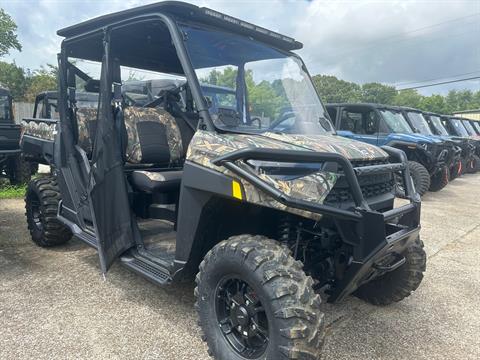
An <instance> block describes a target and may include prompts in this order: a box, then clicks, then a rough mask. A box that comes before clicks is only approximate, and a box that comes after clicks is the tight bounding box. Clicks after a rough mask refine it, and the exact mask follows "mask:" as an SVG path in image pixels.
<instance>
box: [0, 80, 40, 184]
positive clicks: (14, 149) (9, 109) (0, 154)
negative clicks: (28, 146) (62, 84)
mask: <svg viewBox="0 0 480 360" xmlns="http://www.w3.org/2000/svg"><path fill="white" fill-rule="evenodd" d="M21 132H22V129H21V126H20V125H19V124H16V123H15V121H14V118H13V105H12V96H11V95H10V92H9V91H8V89H6V88H2V87H0V177H5V178H7V179H9V180H10V184H12V185H19V184H24V183H27V182H28V181H30V177H31V175H32V172H34V168H33V167H32V166H31V165H30V164H29V163H28V162H26V161H25V160H24V159H23V156H22V154H21V149H20V136H21Z"/></svg>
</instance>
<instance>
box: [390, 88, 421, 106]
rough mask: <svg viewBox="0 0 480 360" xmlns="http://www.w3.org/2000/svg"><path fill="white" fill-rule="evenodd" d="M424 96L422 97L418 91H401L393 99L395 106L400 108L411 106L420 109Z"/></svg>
mask: <svg viewBox="0 0 480 360" xmlns="http://www.w3.org/2000/svg"><path fill="white" fill-rule="evenodd" d="M422 98H423V95H420V94H419V93H418V91H417V90H414V89H409V90H400V91H398V92H397V94H396V95H395V97H394V99H393V104H394V105H398V106H409V107H413V108H418V107H419V106H420V103H421V101H422Z"/></svg>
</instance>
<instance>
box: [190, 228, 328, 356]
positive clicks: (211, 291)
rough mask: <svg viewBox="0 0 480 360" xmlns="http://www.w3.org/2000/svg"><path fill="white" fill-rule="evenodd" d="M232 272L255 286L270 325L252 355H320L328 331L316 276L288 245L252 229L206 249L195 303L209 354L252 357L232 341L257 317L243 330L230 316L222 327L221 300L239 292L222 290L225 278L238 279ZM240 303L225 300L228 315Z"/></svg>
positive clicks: (247, 285) (248, 328) (230, 314)
mask: <svg viewBox="0 0 480 360" xmlns="http://www.w3.org/2000/svg"><path fill="white" fill-rule="evenodd" d="M231 278H232V279H237V278H239V279H240V280H239V281H240V282H242V281H243V282H244V283H246V285H245V286H244V289H245V288H247V289H250V290H253V291H254V293H253V295H252V296H253V298H255V299H257V300H256V301H259V302H257V304H260V306H261V307H262V309H264V312H263V316H264V317H263V320H264V322H263V324H265V322H266V324H267V328H268V331H267V333H268V340H267V343H266V344H267V345H266V348H265V349H263V350H261V351H263V352H262V353H260V354H258V353H257V354H255V355H253V354H252V356H253V357H250V358H254V359H268V360H270V359H272V360H273V359H275V360H277V359H312V360H313V359H319V358H320V354H321V351H322V345H323V337H324V332H325V331H324V325H323V314H322V312H321V311H320V303H321V300H320V296H319V295H317V294H315V292H314V291H313V288H312V285H313V280H312V278H311V277H309V276H306V275H305V273H304V271H303V269H302V263H301V262H299V261H295V260H294V259H293V258H292V257H291V256H290V252H289V250H288V249H286V248H285V247H283V246H281V245H280V244H279V243H278V242H276V241H274V240H271V239H268V238H266V237H263V236H252V235H239V236H233V237H231V238H229V239H228V240H225V241H222V242H221V243H219V244H217V245H216V246H215V247H214V248H213V249H211V250H210V251H209V252H208V254H207V255H206V256H205V258H204V260H203V261H202V263H201V264H200V269H199V273H198V275H197V277H196V284H197V287H196V288H195V297H196V304H195V307H196V309H197V312H198V316H199V325H200V327H201V328H202V331H203V334H204V335H203V336H202V339H203V340H204V341H206V343H207V345H208V349H209V354H210V355H211V356H213V357H214V358H215V359H222V360H223V359H225V360H226V359H228V360H244V359H247V358H248V357H246V355H245V356H244V355H242V354H241V353H240V351H237V350H236V349H234V345H232V344H234V343H235V341H234V339H236V338H237V337H239V336H240V334H239V331H244V330H245V329H246V330H248V331H250V326H252V327H253V325H255V321H251V322H250V323H247V325H245V324H243V325H241V326H244V327H243V328H242V327H240V329H242V330H238V326H236V327H232V326H233V321H232V320H230V319H229V320H228V322H229V323H223V324H224V325H222V326H223V327H224V330H222V329H221V327H220V325H219V324H220V320H219V317H223V316H221V313H222V311H221V306H220V305H218V303H225V302H226V301H224V299H227V298H230V299H234V298H235V297H231V296H222V295H221V294H222V292H225V291H226V290H225V289H226V288H227V285H225V284H227V283H228V281H234V280H232V279H231ZM230 295H231V294H230ZM244 296H245V295H244ZM246 304H247V305H248V301H247V302H246ZM250 304H251V302H250ZM242 306H243V305H242ZM245 306H246V305H245ZM240 307H241V306H240ZM240 307H239V305H237V306H236V307H234V304H233V302H232V303H231V306H230V307H228V306H227V308H228V309H230V310H229V315H228V316H230V317H232V309H234V308H236V309H240ZM235 311H236V313H241V311H239V310H235ZM242 311H243V310H242ZM234 317H235V316H234ZM235 318H236V317H235ZM242 319H243V318H242ZM249 324H253V325H249ZM239 326H240V325H239ZM225 327H229V328H230V329H231V330H232V332H231V333H230V334H229V335H228V336H229V339H227V335H224V332H228V331H227V330H225ZM253 328H254V327H253ZM263 329H264V330H265V328H263ZM252 331H253V330H252ZM251 341H253V340H251Z"/></svg>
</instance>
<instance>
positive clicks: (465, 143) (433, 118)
mask: <svg viewBox="0 0 480 360" xmlns="http://www.w3.org/2000/svg"><path fill="white" fill-rule="evenodd" d="M423 117H424V119H425V120H426V121H427V123H428V125H429V127H430V130H431V131H432V132H433V133H434V134H435V135H437V136H441V137H442V138H445V139H449V140H451V141H453V142H454V143H455V145H456V146H458V147H459V148H460V150H461V152H460V162H459V163H458V164H457V167H456V168H453V169H451V171H450V179H451V180H454V179H455V178H456V177H458V176H461V175H462V174H463V173H465V172H466V171H467V168H468V167H469V164H471V163H472V160H473V155H474V153H475V145H474V144H472V142H471V140H470V139H466V138H463V137H460V136H456V135H451V134H450V133H449V131H448V130H447V129H446V128H445V126H444V124H443V123H442V119H441V115H439V114H436V113H432V112H423Z"/></svg>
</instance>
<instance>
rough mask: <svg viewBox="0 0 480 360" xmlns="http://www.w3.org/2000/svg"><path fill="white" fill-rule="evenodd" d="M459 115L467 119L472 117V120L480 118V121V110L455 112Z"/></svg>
mask: <svg viewBox="0 0 480 360" xmlns="http://www.w3.org/2000/svg"><path fill="white" fill-rule="evenodd" d="M453 115H455V116H458V117H462V118H465V119H472V120H479V121H480V111H479V112H471V113H456V114H453Z"/></svg>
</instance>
